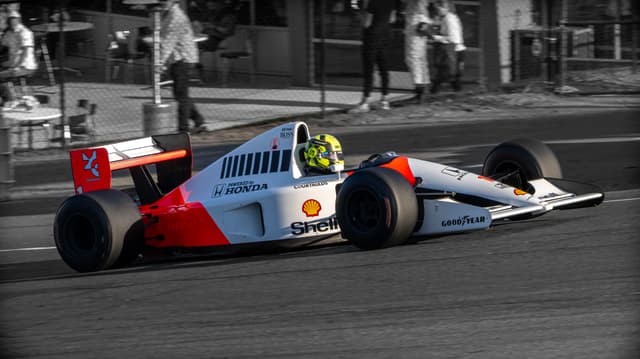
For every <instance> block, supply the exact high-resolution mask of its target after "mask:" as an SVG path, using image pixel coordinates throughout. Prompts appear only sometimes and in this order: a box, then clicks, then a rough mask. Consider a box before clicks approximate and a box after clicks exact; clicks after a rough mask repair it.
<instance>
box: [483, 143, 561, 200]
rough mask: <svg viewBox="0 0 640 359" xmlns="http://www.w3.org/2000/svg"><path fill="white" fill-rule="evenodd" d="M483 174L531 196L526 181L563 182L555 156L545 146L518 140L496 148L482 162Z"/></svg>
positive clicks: (530, 187) (531, 191)
mask: <svg viewBox="0 0 640 359" xmlns="http://www.w3.org/2000/svg"><path fill="white" fill-rule="evenodd" d="M482 174H483V175H484V176H487V177H491V178H493V179H495V180H497V181H500V182H502V183H504V184H508V185H510V186H512V187H516V188H520V189H522V190H525V191H527V192H530V193H533V190H534V189H533V187H532V186H531V185H530V184H529V181H532V180H535V179H538V178H544V177H547V178H562V169H561V168H560V163H559V162H558V159H557V158H556V155H555V154H554V153H553V151H551V149H550V148H549V147H548V146H547V145H545V144H544V143H542V142H540V141H537V140H534V139H530V138H520V139H515V140H511V141H507V142H504V143H501V144H499V145H498V146H496V147H495V148H494V149H493V150H491V152H489V154H488V155H487V157H486V158H485V160H484V166H483V168H482Z"/></svg>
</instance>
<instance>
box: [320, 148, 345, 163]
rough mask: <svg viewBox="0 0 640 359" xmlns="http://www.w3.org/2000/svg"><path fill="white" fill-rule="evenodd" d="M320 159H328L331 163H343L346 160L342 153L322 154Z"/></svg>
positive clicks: (327, 152) (328, 152)
mask: <svg viewBox="0 0 640 359" xmlns="http://www.w3.org/2000/svg"><path fill="white" fill-rule="evenodd" d="M319 157H320V158H326V159H328V160H330V161H331V162H336V161H343V160H344V156H343V155H342V152H336V151H324V152H320V154H319Z"/></svg>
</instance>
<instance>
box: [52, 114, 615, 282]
mask: <svg viewBox="0 0 640 359" xmlns="http://www.w3.org/2000/svg"><path fill="white" fill-rule="evenodd" d="M309 139H310V135H309V129H308V127H307V125H306V124H305V123H303V122H294V123H288V124H284V125H281V126H278V127H275V128H273V129H271V130H268V131H266V132H264V133H262V134H260V135H258V136H256V137H255V138H253V139H251V140H249V141H247V142H246V143H244V144H242V145H241V146H239V147H237V148H236V149H234V150H233V151H231V152H230V153H228V154H226V155H225V156H223V157H222V158H220V159H218V160H216V161H215V162H213V163H212V164H210V165H209V166H208V167H206V168H204V169H203V170H202V171H200V172H199V173H197V174H196V175H193V176H192V173H191V169H192V152H191V145H190V138H189V136H188V135H187V134H173V135H158V136H152V137H147V138H143V139H138V140H132V141H126V142H120V143H116V144H111V145H106V146H101V147H93V148H86V149H78V150H73V151H71V152H70V157H71V165H72V172H73V179H74V185H75V191H76V193H77V194H76V195H74V196H72V197H70V198H68V199H66V200H65V201H64V202H63V203H62V204H61V205H60V207H59V209H58V211H57V214H56V218H55V224H54V226H55V228H54V235H55V243H56V247H57V249H58V252H59V253H60V255H61V257H62V259H63V260H64V261H65V262H66V263H67V264H68V265H69V266H70V267H72V268H73V269H75V270H77V271H80V272H87V271H98V270H103V269H107V268H112V267H117V266H123V265H127V264H129V263H131V262H132V261H133V260H135V259H136V258H137V257H138V256H139V254H140V253H142V252H143V251H145V250H149V249H151V248H150V247H153V248H160V249H162V248H164V249H172V250H175V249H209V248H211V247H214V248H219V247H220V246H230V245H234V246H235V245H242V244H249V243H266V242H271V241H282V240H295V239H311V238H318V237H326V236H330V235H334V234H338V233H341V235H342V237H343V238H345V239H347V240H348V241H349V242H351V243H353V244H354V245H355V246H356V247H358V248H361V249H377V248H383V247H389V246H393V245H398V244H402V243H404V242H406V241H408V240H409V238H419V237H423V236H430V235H437V234H442V233H451V232H463V231H471V230H478V229H484V228H487V227H489V226H490V225H491V224H492V223H494V222H496V221H500V220H521V219H527V218H531V217H534V216H538V215H542V214H544V213H546V212H549V211H551V210H553V209H566V208H577V207H586V206H594V205H598V204H599V203H601V202H602V200H603V199H604V194H603V193H602V191H601V190H600V189H599V188H597V187H596V186H593V185H588V184H582V183H577V182H572V181H567V180H563V179H561V177H562V173H561V169H560V165H559V163H558V161H557V159H556V157H555V155H554V154H553V152H551V150H550V149H549V148H548V147H547V146H546V145H544V144H542V143H541V142H538V141H535V140H530V139H520V140H514V141H509V142H505V143H502V144H500V145H498V146H497V147H495V148H494V149H493V150H492V151H491V152H490V153H489V154H488V155H487V157H486V159H485V162H484V168H483V170H482V174H473V173H471V172H467V171H464V170H461V169H458V168H455V167H452V166H448V165H444V164H438V163H433V162H429V161H424V160H420V159H415V158H408V157H404V156H399V155H397V154H395V153H393V152H387V153H383V154H378V155H373V156H371V157H370V158H368V159H367V160H365V161H363V162H362V163H360V165H359V166H358V167H357V168H353V169H345V170H344V171H342V172H339V173H328V174H309V173H307V171H305V160H304V157H303V154H302V153H303V152H304V147H305V143H306V142H307V141H308V140H309ZM151 165H153V166H151ZM123 169H128V170H129V172H130V174H131V178H132V182H133V185H134V189H133V190H131V191H123V190H117V189H113V188H112V185H111V182H112V172H113V171H117V170H123Z"/></svg>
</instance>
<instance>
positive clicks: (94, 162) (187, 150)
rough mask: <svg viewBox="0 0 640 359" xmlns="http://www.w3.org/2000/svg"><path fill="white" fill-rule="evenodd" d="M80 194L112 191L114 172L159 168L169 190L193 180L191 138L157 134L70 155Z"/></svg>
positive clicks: (162, 181) (77, 191) (185, 135)
mask: <svg viewBox="0 0 640 359" xmlns="http://www.w3.org/2000/svg"><path fill="white" fill-rule="evenodd" d="M69 157H70V159H71V171H72V174H73V185H74V189H75V191H76V194H80V193H84V192H91V191H98V190H104V189H109V188H111V179H112V172H113V171H117V170H122V169H128V168H134V167H142V166H145V165H150V164H159V165H158V166H157V175H158V185H159V186H161V187H163V188H164V189H165V190H167V191H168V190H170V189H171V188H174V187H176V186H177V185H179V184H180V183H182V182H183V181H185V180H187V179H188V178H190V177H191V166H192V155H191V139H190V137H189V135H188V134H186V133H178V134H171V135H157V136H151V137H145V138H141V139H136V140H130V141H124V142H118V143H113V144H109V145H105V146H99V147H91V148H83V149H77V150H72V151H70V152H69Z"/></svg>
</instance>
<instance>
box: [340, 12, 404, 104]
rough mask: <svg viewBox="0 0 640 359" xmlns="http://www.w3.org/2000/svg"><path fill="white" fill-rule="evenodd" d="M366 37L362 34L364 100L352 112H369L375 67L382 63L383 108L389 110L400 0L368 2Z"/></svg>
mask: <svg viewBox="0 0 640 359" xmlns="http://www.w3.org/2000/svg"><path fill="white" fill-rule="evenodd" d="M363 3H364V6H363V9H364V10H365V11H364V19H363V27H364V28H363V36H362V67H363V72H364V81H363V89H362V100H361V101H360V103H358V105H356V107H354V108H353V109H351V110H350V112H351V113H359V112H368V111H369V110H370V109H371V107H370V105H371V102H372V99H371V91H372V90H373V70H374V66H375V65H377V66H378V73H379V74H380V81H381V85H382V89H381V92H382V96H381V98H380V107H381V108H382V109H383V110H389V109H390V105H389V100H388V99H387V95H388V94H389V70H388V68H387V66H388V62H389V61H388V58H389V46H390V43H391V24H392V23H394V22H395V20H396V10H397V9H398V7H399V2H398V0H369V1H364V2H363Z"/></svg>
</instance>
